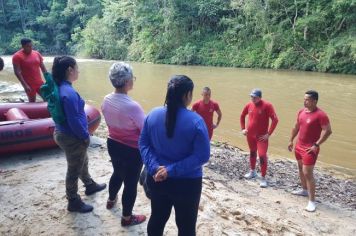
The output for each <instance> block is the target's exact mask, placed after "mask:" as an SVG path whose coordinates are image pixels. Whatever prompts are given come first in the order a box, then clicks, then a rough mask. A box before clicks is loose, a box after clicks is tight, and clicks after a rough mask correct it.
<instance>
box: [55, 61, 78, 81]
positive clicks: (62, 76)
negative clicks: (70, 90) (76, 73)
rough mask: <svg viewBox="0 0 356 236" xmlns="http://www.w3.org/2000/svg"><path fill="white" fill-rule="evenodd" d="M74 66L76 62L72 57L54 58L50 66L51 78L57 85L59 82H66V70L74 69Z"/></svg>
mask: <svg viewBox="0 0 356 236" xmlns="http://www.w3.org/2000/svg"><path fill="white" fill-rule="evenodd" d="M76 64H77V62H76V60H75V59H74V58H73V57H69V56H59V57H55V58H54V60H53V66H52V76H53V79H54V81H56V83H57V84H60V83H61V81H63V80H67V71H68V68H69V67H71V68H73V69H74V67H75V65H76Z"/></svg>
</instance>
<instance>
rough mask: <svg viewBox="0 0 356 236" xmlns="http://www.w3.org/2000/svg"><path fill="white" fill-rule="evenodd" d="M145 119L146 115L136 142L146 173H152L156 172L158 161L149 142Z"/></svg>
mask: <svg viewBox="0 0 356 236" xmlns="http://www.w3.org/2000/svg"><path fill="white" fill-rule="evenodd" d="M147 119H148V117H146V119H145V122H144V125H143V129H142V131H141V135H140V139H139V143H138V144H139V148H140V153H141V158H142V162H143V163H144V164H145V166H146V167H147V171H148V174H149V175H154V174H155V173H156V172H157V169H158V167H159V163H158V161H157V156H156V154H155V153H154V150H153V148H152V145H151V142H150V136H149V131H148V124H147Z"/></svg>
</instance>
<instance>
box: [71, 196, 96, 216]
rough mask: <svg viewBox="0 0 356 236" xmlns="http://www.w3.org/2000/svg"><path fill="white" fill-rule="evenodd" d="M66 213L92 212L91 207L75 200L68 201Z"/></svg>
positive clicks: (80, 200)
mask: <svg viewBox="0 0 356 236" xmlns="http://www.w3.org/2000/svg"><path fill="white" fill-rule="evenodd" d="M67 209H68V211H70V212H79V213H87V212H91V211H92V210H93V207H92V206H91V205H88V204H85V203H84V202H83V201H82V199H80V198H75V199H71V200H68V208H67Z"/></svg>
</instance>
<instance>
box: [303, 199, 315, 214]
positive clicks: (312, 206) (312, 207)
mask: <svg viewBox="0 0 356 236" xmlns="http://www.w3.org/2000/svg"><path fill="white" fill-rule="evenodd" d="M305 210H306V211H309V212H314V211H315V210H316V204H315V202H312V201H309V202H308V206H307V207H306V208H305Z"/></svg>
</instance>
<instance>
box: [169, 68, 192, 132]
mask: <svg viewBox="0 0 356 236" xmlns="http://www.w3.org/2000/svg"><path fill="white" fill-rule="evenodd" d="M193 88H194V84H193V81H192V80H191V79H190V78H189V77H187V76H185V75H174V76H173V77H172V78H171V79H170V81H169V82H168V87H167V94H166V100H165V105H166V106H167V113H166V121H165V126H166V133H167V137H168V138H172V137H173V135H174V128H175V125H176V121H177V112H178V109H179V108H180V107H182V106H184V100H183V98H184V97H185V96H187V95H188V93H189V92H191V91H193Z"/></svg>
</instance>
